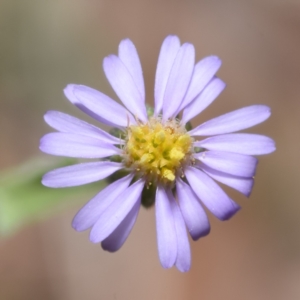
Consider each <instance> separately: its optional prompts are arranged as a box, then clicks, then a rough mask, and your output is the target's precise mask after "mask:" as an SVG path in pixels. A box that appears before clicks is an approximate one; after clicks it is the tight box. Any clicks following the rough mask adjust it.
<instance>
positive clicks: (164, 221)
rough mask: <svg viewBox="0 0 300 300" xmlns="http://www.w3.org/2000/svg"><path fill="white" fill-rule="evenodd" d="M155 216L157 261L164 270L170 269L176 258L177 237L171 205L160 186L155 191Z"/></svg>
mask: <svg viewBox="0 0 300 300" xmlns="http://www.w3.org/2000/svg"><path fill="white" fill-rule="evenodd" d="M155 215H156V232H157V246H158V255H159V260H160V263H161V265H162V266H163V267H164V268H171V267H172V266H173V265H174V263H175V261H176V257H177V237H176V231H175V230H176V229H175V223H174V217H173V212H172V207H171V203H170V201H169V199H168V196H167V193H166V191H165V189H164V188H163V187H162V186H158V187H157V191H156V198H155Z"/></svg>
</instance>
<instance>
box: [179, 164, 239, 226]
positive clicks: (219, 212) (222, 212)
mask: <svg viewBox="0 0 300 300" xmlns="http://www.w3.org/2000/svg"><path fill="white" fill-rule="evenodd" d="M184 172H185V176H186V178H187V180H188V182H189V184H190V186H191V188H192V189H193V191H194V192H195V194H196V195H197V196H198V197H199V199H200V200H201V202H202V203H203V204H204V205H205V206H206V207H207V208H208V209H209V210H210V211H211V212H212V213H213V214H214V215H215V216H216V217H217V218H219V219H220V220H222V221H224V220H228V219H229V218H231V217H232V216H233V215H234V214H235V213H236V212H237V211H238V210H239V209H240V206H239V205H238V204H236V203H235V202H234V201H233V200H232V199H230V198H229V197H228V196H227V195H226V194H225V192H224V191H223V190H222V189H221V188H220V187H219V186H218V185H217V184H216V183H215V182H214V181H213V180H212V179H211V178H210V177H209V176H208V175H206V174H205V173H203V172H202V171H200V170H198V169H196V168H193V167H187V168H186V169H185V171H184Z"/></svg>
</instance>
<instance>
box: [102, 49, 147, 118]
mask: <svg viewBox="0 0 300 300" xmlns="http://www.w3.org/2000/svg"><path fill="white" fill-rule="evenodd" d="M103 69H104V72H105V75H106V77H107V79H108V81H109V83H110V85H111V86H112V88H113V89H114V91H115V92H116V94H117V95H118V97H119V98H120V100H121V101H122V102H123V104H124V105H125V106H126V107H127V108H128V109H129V111H131V112H132V113H133V115H134V116H136V117H138V118H139V119H140V120H141V121H143V122H147V120H148V118H147V112H146V106H145V98H143V96H142V94H141V93H140V91H139V89H138V87H137V85H136V83H135V81H134V79H133V78H132V76H131V74H130V73H129V71H128V69H127V68H126V67H125V65H124V64H123V63H122V61H121V59H120V58H119V57H118V56H116V55H110V56H108V57H105V58H104V60H103Z"/></svg>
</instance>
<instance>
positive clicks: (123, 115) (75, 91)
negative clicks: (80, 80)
mask: <svg viewBox="0 0 300 300" xmlns="http://www.w3.org/2000/svg"><path fill="white" fill-rule="evenodd" d="M64 92H65V95H66V97H67V98H68V99H69V100H70V101H71V102H72V103H73V104H74V105H76V106H77V107H78V108H79V109H81V110H82V111H83V112H85V113H87V114H88V115H90V116H91V117H93V118H95V119H96V120H98V121H100V122H102V123H104V124H106V125H109V126H114V127H126V126H128V124H129V123H130V124H136V121H135V119H134V117H133V116H132V115H131V113H130V112H129V111H128V110H126V109H125V108H124V107H123V106H122V105H120V104H119V103H117V102H116V101H114V100H112V99H111V98H109V97H108V96H106V95H104V94H103V93H101V92H99V91H97V90H95V89H92V88H90V87H87V86H84V85H75V84H69V85H68V86H67V87H66V88H65V89H64Z"/></svg>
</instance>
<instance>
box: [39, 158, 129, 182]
mask: <svg viewBox="0 0 300 300" xmlns="http://www.w3.org/2000/svg"><path fill="white" fill-rule="evenodd" d="M123 167H124V166H123V164H120V163H115V162H110V161H99V162H89V163H82V164H77V165H72V166H68V167H63V168H59V169H55V170H53V171H50V172H48V173H46V174H45V175H44V176H43V179H42V183H43V185H45V186H48V187H52V188H61V187H69V186H77V185H83V184H86V183H91V182H95V181H98V180H101V179H104V178H106V177H108V176H109V175H111V174H112V173H114V172H116V171H118V170H120V169H122V168H123Z"/></svg>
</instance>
